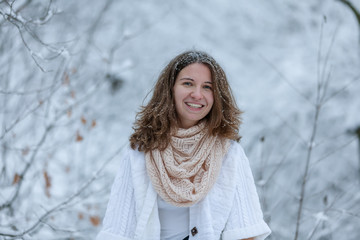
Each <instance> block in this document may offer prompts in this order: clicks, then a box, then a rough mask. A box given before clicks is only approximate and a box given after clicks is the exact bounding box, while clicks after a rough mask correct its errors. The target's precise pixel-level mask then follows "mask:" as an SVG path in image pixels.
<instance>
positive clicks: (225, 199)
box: [96, 141, 271, 240]
mask: <svg viewBox="0 0 360 240" xmlns="http://www.w3.org/2000/svg"><path fill="white" fill-rule="evenodd" d="M119 162H120V167H119V172H118V174H117V176H116V179H115V181H114V184H113V187H112V190H111V196H110V200H109V204H108V208H107V211H106V214H105V218H104V221H103V227H102V230H101V231H100V232H99V234H98V236H97V238H96V240H159V239H160V228H161V226H160V221H159V214H158V206H157V193H156V191H155V189H154V187H153V185H152V184H151V181H150V178H149V176H148V175H147V174H146V172H147V171H146V166H145V155H144V153H143V152H139V151H135V150H132V149H131V148H130V147H128V149H127V151H126V152H125V153H124V154H123V155H122V158H121V160H120V161H119ZM189 211H190V224H189V235H190V238H189V240H195V239H196V240H198V239H206V240H219V239H222V240H237V239H247V238H251V237H255V239H256V240H263V239H265V238H266V237H267V236H268V235H269V234H270V232H271V231H270V229H269V227H268V226H267V224H266V223H265V222H264V220H263V215H262V211H261V207H260V202H259V197H258V195H257V193H256V187H255V184H254V179H253V176H252V173H251V169H250V165H249V162H248V159H247V158H246V156H245V153H244V151H243V149H242V147H241V146H240V144H238V143H236V142H233V141H231V146H230V148H229V150H228V153H227V154H226V155H225V156H224V158H223V161H222V167H221V170H220V173H219V176H218V178H217V180H216V182H215V184H214V185H213V187H212V189H211V190H210V191H209V193H208V194H207V195H206V196H205V198H203V199H202V200H200V201H199V202H198V203H196V204H194V205H192V206H190V207H189ZM193 227H196V228H197V230H198V233H197V234H196V235H195V236H192V234H191V233H190V231H191V229H192V228H193Z"/></svg>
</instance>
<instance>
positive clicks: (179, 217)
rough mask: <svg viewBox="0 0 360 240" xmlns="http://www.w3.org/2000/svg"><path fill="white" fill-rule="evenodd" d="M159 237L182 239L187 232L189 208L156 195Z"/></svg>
mask: <svg viewBox="0 0 360 240" xmlns="http://www.w3.org/2000/svg"><path fill="white" fill-rule="evenodd" d="M157 204H158V211H159V219H160V227H161V228H160V229H161V233H160V239H161V240H174V239H179V240H182V239H184V238H185V237H186V236H188V235H189V234H190V233H189V219H190V217H189V208H188V207H176V206H173V205H171V204H170V203H167V202H165V201H164V200H163V199H162V198H161V197H160V196H158V197H157Z"/></svg>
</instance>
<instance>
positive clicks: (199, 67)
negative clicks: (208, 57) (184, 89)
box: [177, 63, 212, 81]
mask: <svg viewBox="0 0 360 240" xmlns="http://www.w3.org/2000/svg"><path fill="white" fill-rule="evenodd" d="M186 76H188V77H196V78H200V79H204V78H205V79H208V80H210V81H211V79H212V74H211V70H210V67H209V66H208V65H206V64H204V63H192V64H189V65H188V66H186V67H184V68H183V69H182V70H181V71H180V72H179V74H178V76H177V78H181V77H186Z"/></svg>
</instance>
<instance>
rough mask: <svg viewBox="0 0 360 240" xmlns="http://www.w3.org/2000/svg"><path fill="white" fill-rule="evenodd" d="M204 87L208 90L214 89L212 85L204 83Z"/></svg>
mask: <svg viewBox="0 0 360 240" xmlns="http://www.w3.org/2000/svg"><path fill="white" fill-rule="evenodd" d="M204 88H205V89H206V90H212V87H211V86H210V85H204Z"/></svg>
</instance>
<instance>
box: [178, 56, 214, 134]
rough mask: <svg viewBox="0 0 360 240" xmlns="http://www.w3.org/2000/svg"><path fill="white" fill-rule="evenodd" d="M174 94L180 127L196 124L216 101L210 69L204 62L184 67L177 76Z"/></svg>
mask: <svg viewBox="0 0 360 240" xmlns="http://www.w3.org/2000/svg"><path fill="white" fill-rule="evenodd" d="M173 94H174V100H175V109H176V113H177V116H178V118H179V119H178V120H179V124H180V127H181V128H189V127H192V126H194V125H196V124H197V123H198V121H199V120H201V119H203V118H204V117H205V116H206V115H207V114H208V113H209V112H210V110H211V108H212V106H213V103H214V96H213V90H212V78H211V72H210V69H209V68H208V67H207V66H206V65H205V64H202V63H193V64H190V65H188V66H187V67H185V68H183V69H182V70H181V71H180V72H179V74H178V76H177V77H176V80H175V85H174V88H173Z"/></svg>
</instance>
